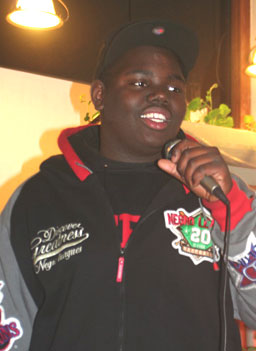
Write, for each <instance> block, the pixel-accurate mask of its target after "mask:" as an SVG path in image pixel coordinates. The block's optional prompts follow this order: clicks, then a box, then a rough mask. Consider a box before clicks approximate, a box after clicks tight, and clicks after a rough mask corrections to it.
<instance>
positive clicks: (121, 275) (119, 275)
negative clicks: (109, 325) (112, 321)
mask: <svg viewBox="0 0 256 351" xmlns="http://www.w3.org/2000/svg"><path fill="white" fill-rule="evenodd" d="M124 264H125V258H124V249H123V248H121V249H120V256H119V259H118V268H117V276H116V282H117V283H119V284H120V300H121V309H120V323H119V335H118V342H119V344H118V350H119V351H123V350H124V323H125V322H124V318H125V285H124V268H125V267H124Z"/></svg>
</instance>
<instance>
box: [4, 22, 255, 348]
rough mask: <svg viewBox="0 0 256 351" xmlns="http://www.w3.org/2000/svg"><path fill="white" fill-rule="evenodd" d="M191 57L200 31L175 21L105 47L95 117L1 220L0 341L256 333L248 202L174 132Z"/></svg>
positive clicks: (220, 343)
mask: <svg viewBox="0 0 256 351" xmlns="http://www.w3.org/2000/svg"><path fill="white" fill-rule="evenodd" d="M196 56H197V41H196V39H195V37H194V35H193V34H192V33H191V32H190V31H188V30H187V29H184V28H183V27H181V26H179V25H176V24H173V23H171V22H170V21H149V22H139V23H134V24H130V25H128V26H125V27H124V28H122V29H120V30H119V31H117V32H116V33H115V34H114V35H113V36H112V37H111V38H110V40H109V41H108V42H107V43H106V45H105V47H104V48H103V51H102V53H101V57H100V60H99V64H98V69H97V72H96V79H95V81H94V82H93V83H92V89H91V91H92V100H93V103H94V104H95V107H96V109H98V110H99V111H100V112H101V125H100V126H98V125H91V126H89V127H78V128H73V129H68V130H65V131H64V132H63V133H62V134H61V136H60V138H59V145H60V147H61V149H62V151H63V154H64V156H56V157H52V158H51V159H49V160H47V161H46V162H45V163H43V164H42V166H41V170H40V173H39V174H37V175H35V176H34V177H32V178H31V179H30V180H29V181H28V182H26V183H25V184H24V185H23V186H22V187H21V188H19V189H18V190H17V191H16V193H15V194H14V196H13V197H12V199H11V200H10V202H9V204H8V205H7V207H6V209H5V211H4V212H3V214H2V218H1V245H0V250H1V251H0V254H1V270H0V273H1V284H2V285H1V287H2V289H1V291H2V294H3V295H2V297H3V298H2V306H1V312H2V325H3V327H4V328H5V329H4V331H8V332H5V333H6V335H7V336H3V338H0V342H1V340H4V341H3V342H5V343H6V344H5V345H4V347H5V348H6V349H8V350H9V349H11V347H12V346H13V345H16V346H18V347H19V350H24V351H26V350H28V349H29V350H30V351H46V350H49V351H50V350H51V351H59V350H61V351H70V350H77V351H82V350H83V351H84V350H90V351H91V350H93V351H94V350H95V351H98V350H106V351H115V350H116V351H117V350H123V351H136V350H140V351H153V350H154V351H156V350H159V351H169V350H175V351H177V350H179V351H183V350H184V351H185V350H191V351H205V350H208V351H220V350H226V351H231V350H232V351H238V350H240V349H241V346H240V340H239V333H238V330H237V327H236V323H235V321H234V317H235V318H239V319H243V320H244V321H245V322H246V323H247V324H248V325H249V326H250V327H252V328H254V327H256V304H255V296H256V294H255V291H256V290H255V289H256V285H255V282H256V279H255V276H256V274H255V272H256V260H255V257H256V255H255V240H256V239H255V234H256V216H255V214H256V210H255V207H256V200H255V196H254V194H253V192H251V191H250V190H249V189H247V187H246V186H245V185H244V184H243V183H242V182H241V180H239V179H238V178H236V177H233V178H232V177H231V175H230V174H229V171H228V168H227V166H226V164H225V162H224V161H223V159H222V157H221V155H220V154H219V152H218V150H217V149H216V148H208V147H205V146H202V145H200V144H198V143H197V142H196V141H194V140H191V139H190V138H189V137H186V136H185V135H184V133H183V132H182V131H181V130H180V124H181V122H182V119H183V117H184V114H185V109H186V104H185V87H186V77H187V74H188V72H189V71H190V69H191V68H192V67H193V65H194V62H195V59H196ZM176 139H180V140H181V141H180V142H179V143H178V144H177V145H175V146H174V148H173V149H172V152H171V160H164V159H161V158H162V151H163V148H164V145H165V144H166V143H167V142H169V141H170V140H171V141H174V140H176ZM159 159H161V160H160V161H158V160H159ZM157 162H158V165H157ZM205 176H210V177H211V178H210V179H211V180H212V179H214V180H215V181H216V182H217V184H219V185H220V187H221V188H222V191H223V193H224V194H225V195H226V197H227V198H228V199H229V201H230V203H231V235H230V251H229V264H228V268H229V273H230V279H229V282H228V283H230V288H229V284H227V286H226V288H225V289H224V291H223V289H222V287H221V286H222V283H223V282H222V279H221V271H218V270H216V269H215V270H214V269H213V267H215V268H216V265H218V264H219V266H220V265H221V250H222V248H223V246H224V243H223V242H224V227H225V205H223V204H222V203H221V201H219V200H218V199H217V198H216V197H215V196H214V195H212V194H211V193H210V192H208V191H207V190H205V187H204V186H202V179H205ZM220 292H222V294H220ZM231 296H232V297H231ZM222 300H224V302H223V301H222ZM223 309H224V312H223ZM10 316H12V317H11V318H10ZM8 317H9V319H8ZM222 317H224V319H225V322H224V323H223V322H222ZM1 332H2V329H1V328H0V333H1ZM0 335H5V334H0ZM29 345H30V346H29Z"/></svg>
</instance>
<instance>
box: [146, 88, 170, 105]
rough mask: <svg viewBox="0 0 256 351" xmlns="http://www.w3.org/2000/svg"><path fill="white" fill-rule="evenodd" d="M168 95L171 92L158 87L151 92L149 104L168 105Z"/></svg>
mask: <svg viewBox="0 0 256 351" xmlns="http://www.w3.org/2000/svg"><path fill="white" fill-rule="evenodd" d="M168 95H169V92H168V91H167V89H166V87H165V88H163V87H158V88H155V89H154V90H152V91H151V92H149V94H148V96H147V99H148V101H149V102H157V103H161V104H165V105H167V104H168Z"/></svg>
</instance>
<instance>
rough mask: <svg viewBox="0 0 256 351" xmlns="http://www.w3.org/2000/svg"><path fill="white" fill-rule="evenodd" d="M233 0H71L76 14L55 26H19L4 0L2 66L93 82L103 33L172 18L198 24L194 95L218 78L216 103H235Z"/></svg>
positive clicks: (191, 94)
mask: <svg viewBox="0 0 256 351" xmlns="http://www.w3.org/2000/svg"><path fill="white" fill-rule="evenodd" d="M229 2H230V0H130V1H128V0H65V4H66V5H67V7H68V8H69V12H70V18H69V21H68V22H66V23H65V24H64V26H63V27H61V28H59V29H57V30H53V31H32V30H24V29H20V28H17V27H14V26H12V25H10V24H9V23H7V22H6V20H5V16H6V14H7V13H8V12H9V11H10V9H11V6H13V2H12V1H10V0H1V10H0V66H2V67H6V68H10V69H16V70H22V71H26V72H32V73H36V74H41V75H46V76H51V77H56V78H62V79H66V80H71V81H78V82H84V83H89V82H90V81H91V79H92V76H93V72H94V67H95V62H96V57H97V52H98V49H99V47H100V44H101V42H102V40H103V38H104V37H105V36H106V35H108V33H110V32H111V31H112V30H114V29H115V28H117V27H119V26H120V25H122V24H125V23H128V22H129V21H130V20H132V21H134V20H139V19H151V18H161V19H171V20H173V21H175V22H180V23H183V24H184V25H186V26H188V27H190V28H191V29H193V30H194V31H195V32H196V33H197V36H198V38H199V41H200V55H199V58H198V61H197V64H196V67H195V68H194V70H193V72H192V73H191V75H190V77H189V83H188V99H191V98H193V97H195V96H198V95H201V96H202V97H204V94H205V92H206V90H207V89H209V87H210V86H211V85H212V84H213V83H215V82H217V83H218V84H219V86H220V88H219V89H218V90H216V91H215V92H214V101H215V104H218V103H219V102H225V103H227V104H230V3H229Z"/></svg>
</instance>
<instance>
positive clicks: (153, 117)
mask: <svg viewBox="0 0 256 351" xmlns="http://www.w3.org/2000/svg"><path fill="white" fill-rule="evenodd" d="M140 118H148V119H151V120H152V121H153V122H157V123H163V122H166V118H165V116H164V115H162V114H161V113H147V114H145V115H141V116H140Z"/></svg>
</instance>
